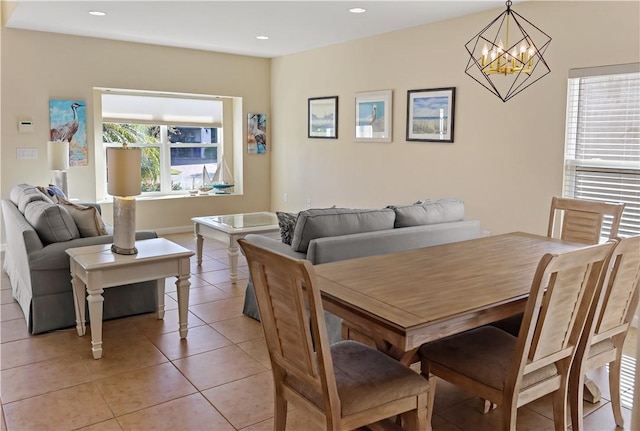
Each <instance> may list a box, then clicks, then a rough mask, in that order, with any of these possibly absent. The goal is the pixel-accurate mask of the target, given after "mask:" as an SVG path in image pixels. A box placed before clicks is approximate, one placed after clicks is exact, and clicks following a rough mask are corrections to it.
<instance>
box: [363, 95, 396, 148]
mask: <svg viewBox="0 0 640 431" xmlns="http://www.w3.org/2000/svg"><path fill="white" fill-rule="evenodd" d="M355 99H356V104H355V105H356V117H355V120H356V121H355V122H356V124H355V140H356V142H391V139H392V137H393V134H392V130H391V128H392V124H393V121H392V118H391V117H392V113H393V106H392V102H393V92H392V91H391V90H382V91H368V92H363V93H356V94H355Z"/></svg>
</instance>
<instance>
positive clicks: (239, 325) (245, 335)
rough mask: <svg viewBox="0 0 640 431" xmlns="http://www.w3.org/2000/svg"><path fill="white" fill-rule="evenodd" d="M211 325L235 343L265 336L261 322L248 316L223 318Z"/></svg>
mask: <svg viewBox="0 0 640 431" xmlns="http://www.w3.org/2000/svg"><path fill="white" fill-rule="evenodd" d="M209 325H210V326H211V327H212V328H214V329H215V330H216V331H218V332H220V333H221V334H222V335H224V336H225V337H227V338H228V339H230V340H231V341H233V342H234V343H242V342H243V341H249V340H253V339H254V338H264V332H263V331H262V325H261V324H260V322H258V321H257V320H254V319H252V318H251V317H247V316H240V317H236V318H234V319H228V320H221V321H219V322H213V323H210V324H209Z"/></svg>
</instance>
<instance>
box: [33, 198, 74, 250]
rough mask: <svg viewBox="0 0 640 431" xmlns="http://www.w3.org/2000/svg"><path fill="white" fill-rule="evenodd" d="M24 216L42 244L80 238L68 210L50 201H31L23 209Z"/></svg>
mask: <svg viewBox="0 0 640 431" xmlns="http://www.w3.org/2000/svg"><path fill="white" fill-rule="evenodd" d="M24 218H25V219H26V220H27V221H28V222H29V224H30V225H31V226H33V228H34V229H35V231H36V232H37V233H38V236H39V237H40V240H41V241H42V243H43V244H44V245H47V244H51V243H54V242H61V241H70V240H72V239H75V238H80V232H79V231H78V228H77V227H76V224H75V222H74V221H73V218H72V217H71V215H70V214H69V212H68V211H67V210H66V209H65V208H64V207H63V206H61V205H56V204H54V203H51V202H31V203H30V204H29V205H27V208H26V209H25V211H24Z"/></svg>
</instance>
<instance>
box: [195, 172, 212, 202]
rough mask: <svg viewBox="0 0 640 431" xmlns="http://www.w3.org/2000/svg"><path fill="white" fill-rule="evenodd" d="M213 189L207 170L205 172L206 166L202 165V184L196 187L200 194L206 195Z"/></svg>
mask: <svg viewBox="0 0 640 431" xmlns="http://www.w3.org/2000/svg"><path fill="white" fill-rule="evenodd" d="M212 189H213V185H212V184H211V177H210V176H209V172H207V167H206V166H203V167H202V185H201V186H200V187H199V188H198V190H199V191H200V194H203V195H206V194H207V193H209V192H210V191H211V190H212Z"/></svg>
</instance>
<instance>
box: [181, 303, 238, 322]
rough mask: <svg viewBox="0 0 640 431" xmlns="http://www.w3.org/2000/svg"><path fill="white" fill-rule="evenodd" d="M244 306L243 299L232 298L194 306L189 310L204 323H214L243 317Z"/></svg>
mask: <svg viewBox="0 0 640 431" xmlns="http://www.w3.org/2000/svg"><path fill="white" fill-rule="evenodd" d="M243 304H244V299H243V298H231V299H223V300H220V301H214V302H207V303H205V304H199V305H192V306H190V307H189V309H190V310H191V312H192V313H193V314H195V315H196V316H197V317H198V318H200V319H201V320H202V321H204V322H206V323H212V322H218V321H220V320H227V319H233V318H234V317H240V316H242V305H243Z"/></svg>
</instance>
